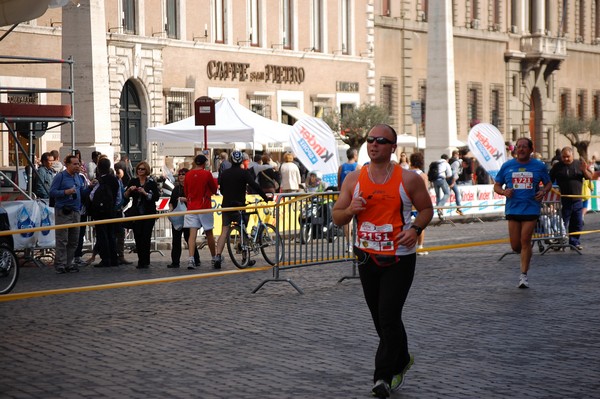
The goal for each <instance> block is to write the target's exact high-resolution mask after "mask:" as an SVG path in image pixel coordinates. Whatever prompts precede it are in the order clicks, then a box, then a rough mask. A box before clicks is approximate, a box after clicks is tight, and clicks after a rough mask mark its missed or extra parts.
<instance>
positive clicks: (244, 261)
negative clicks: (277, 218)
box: [227, 201, 283, 269]
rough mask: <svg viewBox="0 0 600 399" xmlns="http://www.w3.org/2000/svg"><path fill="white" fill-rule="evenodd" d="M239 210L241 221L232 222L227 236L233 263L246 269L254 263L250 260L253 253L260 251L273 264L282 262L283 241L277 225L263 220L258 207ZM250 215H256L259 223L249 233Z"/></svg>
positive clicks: (266, 211)
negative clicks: (252, 209)
mask: <svg viewBox="0 0 600 399" xmlns="http://www.w3.org/2000/svg"><path fill="white" fill-rule="evenodd" d="M258 202H259V201H256V202H254V203H250V202H248V203H246V205H253V204H254V205H256V204H257V203H258ZM238 212H239V213H240V219H239V222H234V223H232V224H231V226H230V230H229V235H228V236H227V252H229V257H230V258H231V260H232V262H233V264H234V265H235V266H236V267H237V268H238V269H246V268H248V267H250V266H252V265H253V264H254V263H253V262H251V261H250V260H251V259H250V258H251V255H252V254H253V253H254V254H258V252H259V251H260V252H261V253H262V256H263V258H264V259H265V260H266V261H267V263H268V264H270V265H271V266H274V265H276V264H277V263H278V262H280V261H281V260H282V259H283V242H282V241H281V236H280V235H279V232H278V231H277V229H276V228H275V226H273V225H272V224H270V223H265V222H263V220H262V219H261V217H260V214H259V212H258V210H257V209H255V210H254V211H252V212H246V211H245V210H239V211H238ZM264 212H265V214H267V215H268V214H269V213H270V212H271V211H270V210H269V209H264ZM250 215H256V216H257V219H258V220H257V225H256V226H254V227H252V232H251V233H250V235H248V233H247V232H246V228H247V224H248V219H249V216H250ZM277 255H278V256H277Z"/></svg>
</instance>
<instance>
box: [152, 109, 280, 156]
mask: <svg viewBox="0 0 600 399" xmlns="http://www.w3.org/2000/svg"><path fill="white" fill-rule="evenodd" d="M215 114H216V115H215V122H216V125H214V126H208V127H207V134H208V144H209V145H211V146H215V145H219V144H223V143H225V144H228V145H231V143H236V142H239V143H248V144H250V145H251V148H252V147H259V146H266V145H267V144H269V143H271V144H273V143H282V144H283V145H287V144H288V143H289V136H290V131H291V129H292V126H289V125H285V124H283V123H279V122H276V121H273V120H271V119H267V118H264V117H262V116H260V115H258V114H256V113H254V112H252V111H250V110H249V109H248V108H246V107H244V106H243V105H241V104H239V103H237V102H236V101H235V100H233V99H231V98H224V99H222V100H221V101H219V102H217V103H216V104H215ZM146 133H147V134H146V139H147V140H148V141H156V142H179V143H200V144H204V126H196V125H195V117H194V116H191V117H189V118H186V119H182V120H180V121H178V122H174V123H170V124H168V125H163V126H156V127H151V128H148V130H147V132H146ZM252 144H254V145H253V146H252Z"/></svg>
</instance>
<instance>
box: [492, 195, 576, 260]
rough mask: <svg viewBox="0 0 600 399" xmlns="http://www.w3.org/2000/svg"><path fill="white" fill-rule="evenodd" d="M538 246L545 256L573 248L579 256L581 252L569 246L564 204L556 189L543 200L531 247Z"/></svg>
mask: <svg viewBox="0 0 600 399" xmlns="http://www.w3.org/2000/svg"><path fill="white" fill-rule="evenodd" d="M536 244H537V246H538V249H539V251H540V255H544V254H545V253H546V252H548V251H549V250H551V249H553V250H555V251H560V250H563V251H564V249H565V248H571V249H573V250H575V251H577V253H578V254H579V255H581V252H580V251H579V250H578V249H577V248H576V247H575V246H574V245H571V244H569V232H568V231H567V229H566V227H565V224H564V222H563V219H562V203H561V201H560V193H559V191H558V190H557V189H556V188H554V189H552V190H551V191H550V192H549V193H548V194H546V196H545V197H544V199H543V200H542V209H541V212H540V217H539V218H538V220H537V223H536V225H535V229H534V231H533V236H532V238H531V245H536ZM514 253H515V252H512V251H511V252H506V253H504V254H503V255H502V256H501V257H500V258H499V259H498V260H499V261H500V260H502V258H504V257H505V256H506V255H511V254H514Z"/></svg>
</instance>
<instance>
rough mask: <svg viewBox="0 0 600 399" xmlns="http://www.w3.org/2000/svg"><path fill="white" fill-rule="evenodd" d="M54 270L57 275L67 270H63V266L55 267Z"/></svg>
mask: <svg viewBox="0 0 600 399" xmlns="http://www.w3.org/2000/svg"><path fill="white" fill-rule="evenodd" d="M54 270H56V273H57V274H65V273H66V272H67V269H65V268H64V267H63V266H56V267H55V268H54Z"/></svg>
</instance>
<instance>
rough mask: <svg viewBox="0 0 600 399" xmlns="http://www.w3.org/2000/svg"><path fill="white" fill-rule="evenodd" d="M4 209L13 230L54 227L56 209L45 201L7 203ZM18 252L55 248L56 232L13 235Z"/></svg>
mask: <svg viewBox="0 0 600 399" xmlns="http://www.w3.org/2000/svg"><path fill="white" fill-rule="evenodd" d="M2 208H3V209H4V211H6V214H7V215H8V222H9V224H10V229H11V230H20V229H30V228H34V227H40V226H54V208H51V207H49V206H48V204H47V203H46V202H45V201H44V200H37V201H5V202H3V203H2ZM12 237H13V244H14V249H15V250H16V251H20V250H23V249H25V248H54V247H55V245H54V242H55V240H54V230H43V231H36V232H35V233H21V234H13V236H12Z"/></svg>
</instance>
